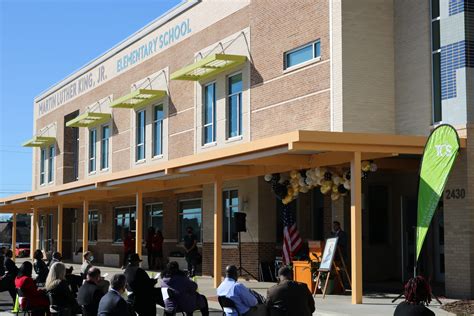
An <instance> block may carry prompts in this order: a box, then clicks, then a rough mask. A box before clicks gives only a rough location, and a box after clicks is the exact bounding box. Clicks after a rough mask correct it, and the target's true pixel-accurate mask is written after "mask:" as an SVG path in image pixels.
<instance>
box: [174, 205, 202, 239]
mask: <svg viewBox="0 0 474 316" xmlns="http://www.w3.org/2000/svg"><path fill="white" fill-rule="evenodd" d="M178 218H179V228H180V235H179V240H180V241H183V240H184V235H186V227H188V226H190V227H192V228H193V231H194V234H195V235H196V237H197V240H198V242H201V240H202V239H201V229H202V209H201V200H200V199H199V200H187V201H180V202H179V214H178Z"/></svg>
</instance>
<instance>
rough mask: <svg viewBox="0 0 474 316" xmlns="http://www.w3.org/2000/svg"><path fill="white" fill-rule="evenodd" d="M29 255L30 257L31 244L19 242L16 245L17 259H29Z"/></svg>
mask: <svg viewBox="0 0 474 316" xmlns="http://www.w3.org/2000/svg"><path fill="white" fill-rule="evenodd" d="M29 255H30V244H29V243H23V242H17V243H16V250H15V256H16V257H17V258H23V257H28V256H29Z"/></svg>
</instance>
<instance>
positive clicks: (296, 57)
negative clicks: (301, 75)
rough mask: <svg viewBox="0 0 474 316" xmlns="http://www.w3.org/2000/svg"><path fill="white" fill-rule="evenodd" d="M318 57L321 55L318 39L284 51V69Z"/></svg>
mask: <svg viewBox="0 0 474 316" xmlns="http://www.w3.org/2000/svg"><path fill="white" fill-rule="evenodd" d="M319 57H321V44H320V42H319V40H318V41H316V42H312V43H309V44H306V45H304V46H301V47H298V48H296V49H293V50H290V51H289V52H286V53H285V69H287V68H290V67H293V66H296V65H299V64H302V63H305V62H307V61H310V60H312V59H316V58H319Z"/></svg>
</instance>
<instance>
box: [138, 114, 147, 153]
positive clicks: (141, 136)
mask: <svg viewBox="0 0 474 316" xmlns="http://www.w3.org/2000/svg"><path fill="white" fill-rule="evenodd" d="M145 113H146V112H145V110H142V111H139V112H137V133H136V134H137V140H136V142H137V145H136V153H135V154H136V159H135V160H136V161H139V160H143V159H145Z"/></svg>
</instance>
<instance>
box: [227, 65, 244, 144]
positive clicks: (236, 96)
mask: <svg viewBox="0 0 474 316" xmlns="http://www.w3.org/2000/svg"><path fill="white" fill-rule="evenodd" d="M228 89H229V91H228V97H227V115H228V121H227V137H228V138H232V137H236V136H240V135H242V74H241V73H239V74H236V75H234V76H231V77H229V79H228Z"/></svg>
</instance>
